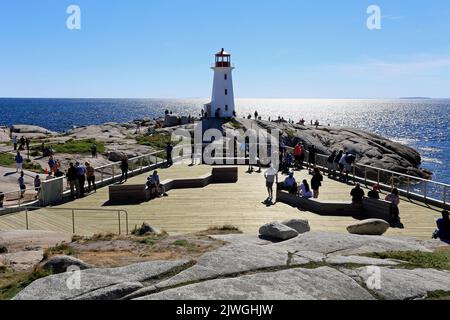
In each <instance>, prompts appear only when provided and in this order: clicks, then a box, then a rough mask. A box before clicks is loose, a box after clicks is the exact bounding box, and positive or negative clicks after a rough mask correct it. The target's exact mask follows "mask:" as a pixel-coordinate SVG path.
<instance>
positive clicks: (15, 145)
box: [12, 136, 17, 151]
mask: <svg viewBox="0 0 450 320" xmlns="http://www.w3.org/2000/svg"><path fill="white" fill-rule="evenodd" d="M12 140H13V141H12V142H13V146H14V151H16V150H17V136H14V137H13V139H12Z"/></svg>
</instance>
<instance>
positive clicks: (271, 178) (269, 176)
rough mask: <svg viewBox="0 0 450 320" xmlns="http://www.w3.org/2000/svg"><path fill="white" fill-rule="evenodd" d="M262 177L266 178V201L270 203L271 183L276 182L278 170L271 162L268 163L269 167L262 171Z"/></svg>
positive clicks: (271, 194)
mask: <svg viewBox="0 0 450 320" xmlns="http://www.w3.org/2000/svg"><path fill="white" fill-rule="evenodd" d="M264 178H265V179H266V188H267V192H268V194H269V197H268V198H267V200H266V201H267V202H269V203H271V202H273V184H274V183H275V182H276V183H278V172H277V170H276V169H275V167H274V165H273V164H272V165H270V168H269V169H267V170H266V172H264Z"/></svg>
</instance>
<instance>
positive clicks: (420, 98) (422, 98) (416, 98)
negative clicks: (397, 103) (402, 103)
mask: <svg viewBox="0 0 450 320" xmlns="http://www.w3.org/2000/svg"><path fill="white" fill-rule="evenodd" d="M400 99H401V100H431V99H432V98H430V97H402V98H400Z"/></svg>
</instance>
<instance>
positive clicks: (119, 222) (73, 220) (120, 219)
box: [16, 207, 130, 235]
mask: <svg viewBox="0 0 450 320" xmlns="http://www.w3.org/2000/svg"><path fill="white" fill-rule="evenodd" d="M37 210H44V211H53V212H58V213H61V212H68V213H69V216H70V220H71V222H70V225H71V231H72V234H76V231H77V228H76V223H77V222H78V221H80V220H81V219H82V218H80V217H79V216H78V217H77V214H80V213H81V212H93V213H94V215H95V214H98V213H111V214H114V215H116V214H117V231H118V232H119V233H118V234H119V235H121V234H122V224H123V223H124V224H125V225H124V227H125V232H126V234H127V235H128V234H129V232H130V230H129V220H128V211H127V210H123V209H98V208H95V209H84V208H52V207H46V208H40V207H26V208H25V209H24V211H25V228H26V230H30V219H31V218H30V213H31V212H33V211H37ZM37 213H39V211H37ZM41 213H42V212H41ZM16 214H17V213H16ZM59 216H61V215H59ZM123 216H125V217H123ZM61 229H62V228H61ZM61 231H62V230H61ZM107 231H109V232H113V230H107ZM114 232H115V231H114Z"/></svg>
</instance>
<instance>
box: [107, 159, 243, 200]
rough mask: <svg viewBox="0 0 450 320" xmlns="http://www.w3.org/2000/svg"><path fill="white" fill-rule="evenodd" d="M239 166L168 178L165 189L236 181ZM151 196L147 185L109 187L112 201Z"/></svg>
mask: <svg viewBox="0 0 450 320" xmlns="http://www.w3.org/2000/svg"><path fill="white" fill-rule="evenodd" d="M237 181H238V168H237V167H216V168H213V169H212V172H211V174H206V175H203V176H201V177H198V178H185V179H168V180H164V181H162V182H161V185H163V186H164V188H165V191H166V192H168V191H169V190H173V189H192V188H204V187H206V186H207V185H209V184H213V183H236V182H237ZM150 198H151V193H150V190H148V189H147V188H146V186H145V185H114V186H110V187H109V201H110V202H125V201H128V202H145V201H149V200H150Z"/></svg>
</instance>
